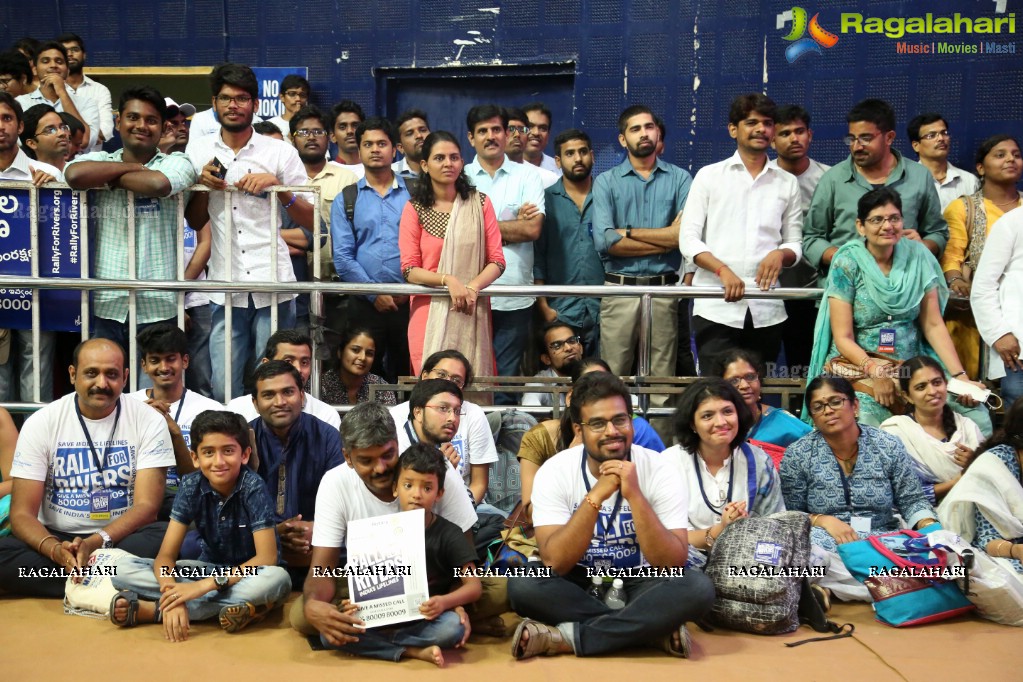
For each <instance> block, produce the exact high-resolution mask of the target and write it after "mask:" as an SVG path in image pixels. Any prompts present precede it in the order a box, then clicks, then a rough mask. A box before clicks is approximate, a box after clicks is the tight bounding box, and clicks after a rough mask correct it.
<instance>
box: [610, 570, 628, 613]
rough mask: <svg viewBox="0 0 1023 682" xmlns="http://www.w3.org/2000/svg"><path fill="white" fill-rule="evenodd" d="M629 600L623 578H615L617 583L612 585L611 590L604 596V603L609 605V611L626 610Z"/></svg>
mask: <svg viewBox="0 0 1023 682" xmlns="http://www.w3.org/2000/svg"><path fill="white" fill-rule="evenodd" d="M627 598H628V597H627V595H626V594H625V583H624V582H622V579H621V578H615V581H614V582H613V583H611V589H609V590H608V591H607V594H605V595H604V603H605V604H607V607H608V608H609V609H624V608H625V600H626V599H627Z"/></svg>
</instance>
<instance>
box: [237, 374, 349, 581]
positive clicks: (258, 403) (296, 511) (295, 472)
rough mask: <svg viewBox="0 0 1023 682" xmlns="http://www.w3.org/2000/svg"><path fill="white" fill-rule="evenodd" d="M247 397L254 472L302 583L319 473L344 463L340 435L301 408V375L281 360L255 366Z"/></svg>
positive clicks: (287, 556) (286, 554) (294, 572)
mask: <svg viewBox="0 0 1023 682" xmlns="http://www.w3.org/2000/svg"><path fill="white" fill-rule="evenodd" d="M251 401H252V405H253V406H254V407H255V408H256V412H258V413H259V416H258V417H256V418H255V419H253V420H252V421H250V422H249V426H251V427H252V431H253V434H254V436H255V441H254V443H253V447H254V449H255V451H256V452H258V453H259V466H258V467H257V469H256V473H257V474H259V477H260V478H262V479H263V481H264V482H265V483H266V487H267V490H268V491H269V493H270V498H271V499H273V500H274V501H275V507H276V508H275V510H274V513H275V516H276V518H277V534H278V536H280V539H281V550H282V551H283V553H284V559H285V560H286V561H287V562H288V568H289V573H291V575H292V580H298V581H299V584H301V581H302V580H304V579H305V573H306V571H305V567H307V566H309V559H310V556H311V551H312V537H313V520H314V517H315V513H316V490H317V488H318V487H319V485H320V480H321V479H322V478H323V476H324V474H326V473H327V472H328V471H330V470H331V469H333V468H334V467H337V466H340V465H341V464H342V463H343V462H344V457H343V456H342V454H341V436H340V434H339V433H338V430H337V427H335V426H331V425H330V424H328V423H327V422H325V421H323V420H322V419H319V418H317V417H314V416H313V415H311V414H308V413H306V412H304V411H303V405H304V403H305V393H304V392H303V391H302V375H301V373H300V372H299V371H298V370H297V369H295V368H294V367H293V366H292V365H291V364H290V363H288V362H286V361H284V360H270V361H269V362H264V363H263V364H261V365H260V366H259V367H257V368H256V371H255V372H254V373H253V389H252V397H251ZM299 589H300V588H299Z"/></svg>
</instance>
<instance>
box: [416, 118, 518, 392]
mask: <svg viewBox="0 0 1023 682" xmlns="http://www.w3.org/2000/svg"><path fill="white" fill-rule="evenodd" d="M422 153H423V156H422V158H423V162H422V165H423V175H422V176H420V181H419V182H417V183H415V185H414V186H413V188H412V200H411V201H410V202H409V203H408V204H406V205H405V210H404V211H403V212H402V215H401V229H400V232H399V234H398V247H399V249H400V251H401V271H402V274H404V276H405V280H406V281H407V282H409V283H410V284H422V285H425V286H433V287H444V288H446V289H447V290H448V294H449V296H447V297H444V296H434V297H431V296H413V297H412V301H411V306H410V316H409V327H408V340H409V353H410V355H411V358H412V370H413V371H414V372H415V373H416V374H417V375H418V374H419V373H420V371H421V369H422V364H423V357H424V356H429V355H430V354H431V353H434V352H436V351H438V350H446V349H449V348H453V349H456V350H459V351H461V352H462V353H463V354H464V355H465V356H466V357H467V358H468V359H469V360H470V362H472V364H473V368H474V369H475V370H476V371H478V372H479V373H481V374H486V373H488V372H493V371H494V348H493V332H492V328H491V322H490V303H489V301H488V300H487V299H484V300H482V301H480V302H479V303H478V304H477V297H478V296H479V293H480V291H482V290H483V289H485V288H486V287H488V286H490V284H491V283H493V281H494V280H495V279H497V278H498V277H500V276H501V273H502V272H503V271H504V253H503V251H502V249H501V232H500V230H499V229H498V227H497V216H496V215H495V214H494V207H493V206H492V205H491V204H490V199H488V198H487V197H486V196H484V195H483V194H481V193H479V192H477V191H476V190H475V189H473V187H472V185H470V184H469V179H468V178H467V177H466V176H465V173H463V171H462V169H463V166H464V162H463V160H462V155H461V151H460V149H459V146H458V142H457V140H456V139H455V137H454V136H453V135H451V133H448V132H444V131H437V132H435V133H431V134H430V136H429V137H427V138H426V141H425V142H424V143H423V152H422Z"/></svg>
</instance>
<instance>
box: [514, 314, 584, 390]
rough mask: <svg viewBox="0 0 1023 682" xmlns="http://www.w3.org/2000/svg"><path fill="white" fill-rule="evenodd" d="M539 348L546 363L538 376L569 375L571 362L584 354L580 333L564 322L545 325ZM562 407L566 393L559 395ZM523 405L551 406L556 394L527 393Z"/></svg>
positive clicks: (540, 336) (541, 359)
mask: <svg viewBox="0 0 1023 682" xmlns="http://www.w3.org/2000/svg"><path fill="white" fill-rule="evenodd" d="M537 342H538V343H537V346H538V348H537V350H538V351H539V353H540V362H542V363H543V364H544V365H546V369H542V370H540V371H539V372H537V373H536V374H534V375H533V376H538V377H565V376H568V368H569V366H570V364H571V363H572V362H574V361H576V360H578V359H579V358H581V357H582V356H583V341H582V337H581V336H580V335H579V333H578V332H577V331H576V330H575V329H573V328H572V327H570V326H568V325H567V324H565V323H564V322H557V321H555V322H548V323H547V324H545V325H544V326H543V329H542V330H541V333H540V334H539V335H538V337H537ZM530 385H531V386H546V384H530ZM558 398H559V402H560V404H561V406H562V407H564V406H565V394H564V393H561V394H559V395H558ZM522 404H523V405H527V406H528V405H543V406H545V407H550V406H552V405H553V404H554V394H553V393H550V392H547V391H543V392H537V393H527V394H525V395H524V396H522Z"/></svg>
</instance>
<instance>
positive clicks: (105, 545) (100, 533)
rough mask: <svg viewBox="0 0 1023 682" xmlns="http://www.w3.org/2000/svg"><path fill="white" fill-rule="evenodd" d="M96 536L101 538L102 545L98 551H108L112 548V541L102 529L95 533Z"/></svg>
mask: <svg viewBox="0 0 1023 682" xmlns="http://www.w3.org/2000/svg"><path fill="white" fill-rule="evenodd" d="M96 535H98V536H100V537H101V538H103V544H102V545H100V546H99V548H100V549H110V548H111V547H113V546H114V539H113V538H112V537H110V534H109V533H107V532H106V531H105V530H103V529H102V528H101V529H99V530H98V531H96Z"/></svg>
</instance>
